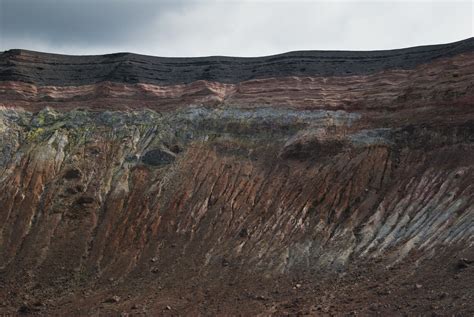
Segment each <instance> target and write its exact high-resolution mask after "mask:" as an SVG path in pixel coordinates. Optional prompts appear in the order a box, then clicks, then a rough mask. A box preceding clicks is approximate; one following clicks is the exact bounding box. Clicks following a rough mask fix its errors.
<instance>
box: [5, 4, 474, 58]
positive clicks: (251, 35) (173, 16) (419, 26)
mask: <svg viewBox="0 0 474 317" xmlns="http://www.w3.org/2000/svg"><path fill="white" fill-rule="evenodd" d="M473 2H474V0H467V1H466V0H446V1H439V0H438V1H430V0H418V1H407V0H391V1H387V0H379V1H376V0H372V1H357V0H346V1H316V0H313V1H309V0H306V1H302V0H286V1H281V0H280V1H277V0H273V1H272V0H240V1H237V0H186V1H185V0H173V1H171V0H163V1H160V0H128V1H126V0H0V51H4V50H8V49H13V48H21V49H30V50H36V51H43V52H51V53H62V54H72V55H95V54H107V53H115V52H133V53H139V54H147V55H156V56H212V55H227V56H264V55H272V54H278V53H283V52H288V51H295V50H383V49H394V48H403V47H410V46H418V45H429V44H439V43H448V42H454V41H458V40H462V39H466V38H469V37H472V36H473V33H474V21H473V20H474V4H473Z"/></svg>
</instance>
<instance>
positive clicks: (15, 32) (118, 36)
mask: <svg viewBox="0 0 474 317" xmlns="http://www.w3.org/2000/svg"><path fill="white" fill-rule="evenodd" d="M182 6H183V3H182V2H181V1H153V0H133V1H122V0H115V1H114V0H77V1H74V0H0V27H1V29H0V30H1V35H2V37H4V40H15V39H21V38H28V39H30V40H32V41H44V42H46V43H48V44H49V45H51V46H54V45H59V46H68V45H73V46H80V45H86V46H93V45H96V44H99V45H104V44H111V43H112V44H114V43H118V42H120V41H133V39H134V37H135V38H136V37H138V36H139V35H140V33H143V32H150V30H149V24H150V21H153V20H155V19H158V18H159V16H160V15H161V14H163V13H165V12H169V11H176V10H180V9H181V8H182ZM162 31H163V30H153V32H162Z"/></svg>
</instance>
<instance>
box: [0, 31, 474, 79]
mask: <svg viewBox="0 0 474 317" xmlns="http://www.w3.org/2000/svg"><path fill="white" fill-rule="evenodd" d="M472 51H474V38H470V39H467V40H463V41H459V42H455V43H450V44H441V45H431V46H420V47H413V48H405V49H397V50H387V51H353V52H350V51H297V52H289V53H285V54H280V55H274V56H266V57H256V58H238V57H221V56H214V57H199V58H167V57H152V56H145V55H137V54H131V53H117V54H109V55H102V56H67V55H56V54H47V53H39V52H33V51H26V50H10V51H6V52H4V53H3V54H1V55H0V81H20V82H27V83H33V84H36V85H55V86H74V85H87V84H95V83H99V82H104V81H110V82H117V83H148V84H159V85H174V84H187V83H191V82H194V81H198V80H206V81H216V82H221V83H237V82H241V81H245V80H251V79H259V78H269V77H287V76H350V75H367V74H373V73H376V72H380V71H384V70H387V69H412V68H414V67H416V66H418V65H420V64H424V63H429V62H431V61H433V60H435V59H438V58H443V57H452V56H455V55H458V54H462V53H466V52H472Z"/></svg>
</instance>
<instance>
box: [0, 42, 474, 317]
mask: <svg viewBox="0 0 474 317" xmlns="http://www.w3.org/2000/svg"><path fill="white" fill-rule="evenodd" d="M0 132H1V133H0V141H1V142H0V286H1V287H0V314H1V313H39V314H60V315H61V314H78V315H94V314H95V315H100V314H105V315H111V314H117V315H120V314H122V315H123V314H125V315H126V314H128V313H136V314H139V313H144V314H149V315H155V314H171V315H173V314H174V315H176V314H188V315H196V314H239V313H241V314H244V315H251V314H252V315H253V314H257V313H262V314H272V313H276V314H285V313H289V314H297V313H302V314H309V315H324V314H336V315H340V314H348V313H350V312H353V313H361V314H364V315H365V314H377V313H382V314H392V315H393V314H397V315H400V314H420V313H421V314H426V313H427V312H433V313H439V314H441V315H446V314H461V315H470V314H472V313H474V305H473V304H472V303H473V300H474V297H473V296H474V287H473V285H474V274H473V272H474V265H473V260H474V164H473V162H474V39H473V38H471V39H467V40H464V41H461V42H456V43H451V44H444V45H436V46H425V47H416V48H408V49H400V50H392V51H373V52H319V51H305V52H292V53H287V54H281V55H276V56H269V57H261V58H231V57H206V58H158V57H150V56H141V55H135V54H128V53H120V54H112V55H104V56H63V55H54V54H45V53H38V52H31V51H24V50H11V51H6V52H3V53H2V54H1V55H0Z"/></svg>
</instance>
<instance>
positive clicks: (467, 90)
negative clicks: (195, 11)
mask: <svg viewBox="0 0 474 317" xmlns="http://www.w3.org/2000/svg"><path fill="white" fill-rule="evenodd" d="M473 82H474V54H473V53H470V54H469V53H465V54H462V55H459V56H456V57H452V58H445V59H439V60H437V61H435V62H433V63H429V64H424V65H420V66H418V67H417V68H415V69H412V70H389V71H384V72H381V73H376V74H372V75H365V76H345V77H284V78H266V79H256V80H249V81H243V82H241V83H238V84H222V83H218V82H208V81H205V80H200V81H197V82H194V83H191V84H186V85H185V84H183V85H171V86H158V85H153V84H121V83H112V82H102V83H99V84H94V85H84V86H65V87H60V86H36V85H33V84H27V83H21V82H0V105H3V106H7V107H19V106H21V107H24V108H25V109H41V108H43V107H45V106H50V107H53V108H58V109H63V110H67V109H71V108H74V107H78V106H79V107H82V108H84V107H86V108H92V109H105V108H112V109H126V108H143V107H148V108H151V109H157V110H159V109H170V108H173V107H181V106H183V105H189V104H204V105H216V104H220V103H226V104H232V105H236V106H238V105H243V106H245V107H252V106H261V105H272V106H286V107H296V108H304V109H346V110H352V111H357V110H369V109H373V110H394V109H402V108H416V107H424V106H426V104H428V103H442V102H444V101H446V100H452V99H453V97H454V99H459V98H463V97H466V98H468V100H469V101H470V102H472V99H470V98H472V95H473V94H474V87H473V85H472V83H473Z"/></svg>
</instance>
